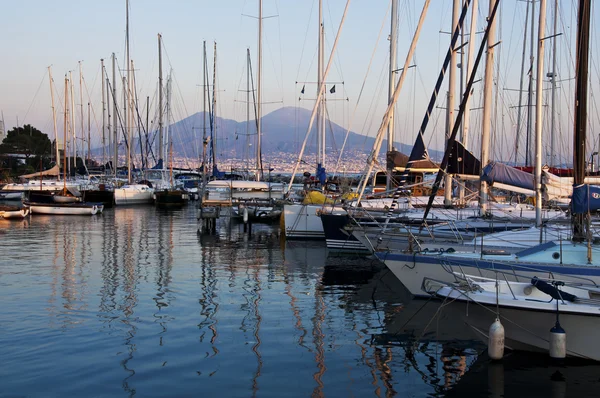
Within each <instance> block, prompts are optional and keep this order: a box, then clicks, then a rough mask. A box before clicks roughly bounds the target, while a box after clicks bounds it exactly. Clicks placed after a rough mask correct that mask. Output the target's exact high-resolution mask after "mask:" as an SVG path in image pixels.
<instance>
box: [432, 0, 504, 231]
mask: <svg viewBox="0 0 600 398" xmlns="http://www.w3.org/2000/svg"><path fill="white" fill-rule="evenodd" d="M499 2H500V0H496V1H495V2H494V6H493V8H492V10H491V13H490V16H489V18H488V27H487V28H486V30H485V33H484V34H483V39H482V43H481V46H480V47H479V51H478V52H477V57H476V58H475V62H474V63H473V70H477V67H478V66H479V62H480V61H481V58H482V55H483V52H484V49H486V48H487V47H488V46H487V43H486V41H487V38H488V36H489V31H490V29H489V27H490V26H491V24H492V23H493V21H494V17H495V16H496V10H497V9H498V4H499ZM474 80H475V73H472V74H471V77H470V78H469V81H468V82H467V85H466V87H465V92H469V91H471V87H472V86H473V81H474ZM466 98H467V96H465V95H463V99H462V100H461V104H460V108H459V109H458V114H457V115H456V119H457V120H459V119H460V118H462V115H463V113H464V108H465V99H466ZM459 127H460V124H455V125H454V127H453V129H452V133H451V135H450V137H449V139H448V146H447V147H448V148H450V149H452V147H453V146H454V140H455V138H456V134H457V133H458V128H459ZM449 152H450V151H448V150H447V151H445V153H444V157H443V159H442V162H441V163H440V172H438V174H437V176H436V178H435V182H434V183H433V186H432V190H431V195H430V196H429V202H428V204H427V207H426V208H425V212H424V214H423V221H426V220H427V215H428V214H429V211H430V210H431V205H432V204H433V200H434V199H435V195H436V193H437V191H438V189H439V186H440V183H441V182H442V177H443V176H444V174H445V170H446V167H447V165H448V156H449Z"/></svg>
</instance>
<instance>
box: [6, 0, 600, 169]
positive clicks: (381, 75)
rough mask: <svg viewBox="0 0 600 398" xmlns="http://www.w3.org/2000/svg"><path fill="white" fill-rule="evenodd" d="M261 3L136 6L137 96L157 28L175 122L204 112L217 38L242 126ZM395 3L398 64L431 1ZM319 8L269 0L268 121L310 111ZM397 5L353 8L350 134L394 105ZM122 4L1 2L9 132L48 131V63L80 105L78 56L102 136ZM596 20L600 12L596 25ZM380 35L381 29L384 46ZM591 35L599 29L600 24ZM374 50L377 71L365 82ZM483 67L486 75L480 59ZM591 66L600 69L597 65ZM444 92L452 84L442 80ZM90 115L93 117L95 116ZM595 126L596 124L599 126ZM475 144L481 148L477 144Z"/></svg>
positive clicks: (436, 59)
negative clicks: (390, 97)
mask: <svg viewBox="0 0 600 398" xmlns="http://www.w3.org/2000/svg"><path fill="white" fill-rule="evenodd" d="M257 3H258V2H257V1H256V0H221V1H206V0H173V1H170V2H165V1H157V0H130V43H131V58H132V59H133V60H134V62H135V69H136V83H137V91H138V93H139V96H140V98H145V97H146V96H149V97H150V99H151V101H154V99H155V98H156V87H157V78H158V50H157V33H161V34H162V35H163V41H164V53H163V57H164V61H163V68H164V74H165V76H166V74H167V73H168V71H169V69H170V68H172V70H173V76H174V93H173V96H174V98H175V99H174V104H175V106H174V108H173V117H174V119H176V120H179V119H182V118H184V117H186V116H189V115H191V114H193V113H195V112H198V111H201V110H202V102H201V100H200V98H201V95H200V93H201V91H200V90H201V88H200V87H199V85H200V84H201V81H202V53H201V52H202V43H203V41H204V40H206V41H207V47H208V51H209V53H210V52H212V46H213V42H214V41H216V42H217V46H218V56H217V57H218V58H217V80H218V83H217V87H218V89H219V91H218V94H217V95H218V97H219V101H218V103H219V105H218V106H219V108H218V109H219V113H220V116H222V117H227V118H232V119H236V120H244V119H245V111H243V110H242V106H241V105H240V103H239V102H237V101H239V100H240V99H241V95H242V94H241V93H240V91H239V90H242V89H244V88H245V57H246V48H250V51H251V57H252V60H253V68H254V70H255V71H256V47H257V20H256V19H255V18H252V16H257V8H258V6H257ZM345 3H346V2H345V0H324V20H325V29H326V36H327V38H326V41H327V50H326V54H327V55H328V54H329V52H330V50H331V46H332V45H333V41H334V37H335V33H336V32H337V29H338V27H339V21H340V18H341V15H342V12H343V9H344V6H345ZM399 3H400V5H399V10H400V11H399V15H400V16H399V25H400V27H399V49H398V63H399V65H402V63H403V62H404V58H405V56H406V52H407V49H408V45H409V43H410V39H411V37H412V34H413V31H414V28H415V26H416V22H417V19H418V16H419V13H420V11H421V8H422V4H423V0H400V1H399ZM548 3H549V7H548V18H549V20H548V22H547V25H548V28H547V32H548V33H547V34H551V32H552V15H553V11H552V8H551V7H550V6H551V5H552V4H553V3H554V1H553V0H549V1H548ZM574 3H575V1H572V0H561V1H560V7H561V9H560V12H559V15H560V18H559V19H560V22H559V25H560V26H559V30H560V31H561V32H562V33H563V35H562V36H561V39H560V40H559V51H561V55H560V56H559V65H560V66H559V67H558V68H557V69H558V70H559V71H561V76H559V77H563V78H564V79H567V78H568V77H572V76H573V72H572V68H573V53H572V52H573V50H572V47H573V37H574V33H575V26H576V25H575V16H576V6H575V4H574ZM317 4H318V1H317V0H301V1H298V0H296V1H294V0H278V1H276V0H264V6H263V15H264V16H265V17H270V16H273V17H272V18H267V19H265V20H264V44H263V54H264V59H263V65H264V77H263V79H264V86H263V87H264V90H263V100H264V101H265V102H270V104H266V105H265V106H264V112H263V114H266V113H268V112H270V111H272V110H274V109H277V108H278V107H281V106H303V107H307V108H311V107H312V103H311V101H310V100H309V98H314V96H313V97H309V96H308V95H305V98H306V100H304V101H301V102H300V103H299V102H298V101H297V99H298V97H299V96H300V90H301V88H302V84H297V83H296V82H297V81H314V80H315V78H316V35H317ZM502 4H503V5H502V7H501V12H500V18H501V19H500V21H501V27H500V29H499V40H501V44H500V46H498V47H497V48H498V49H499V50H500V51H501V53H500V54H501V55H500V57H501V58H499V63H498V65H497V72H498V76H499V77H498V80H497V81H496V87H497V88H500V89H499V90H498V95H497V97H496V100H497V103H498V104H499V105H498V108H497V109H496V111H495V115H496V119H495V120H496V123H497V124H496V125H495V131H496V132H497V137H496V138H495V139H496V140H497V141H494V142H496V143H497V146H496V147H495V148H494V149H493V151H492V152H493V153H494V154H495V156H496V157H498V158H501V157H502V156H507V157H508V156H509V155H507V154H510V152H509V151H510V150H511V148H512V147H514V144H512V143H511V141H513V142H514V129H515V127H514V126H515V125H516V110H515V109H516V108H514V106H516V104H517V99H516V98H517V97H516V95H515V94H513V93H511V92H509V91H508V90H506V89H507V88H511V89H516V88H518V85H519V79H518V75H517V73H518V72H519V67H520V63H521V52H522V47H521V46H522V41H523V30H524V22H523V21H524V19H525V9H526V8H525V3H524V2H522V1H517V0H503V3H502ZM536 4H537V3H536ZM389 5H390V1H389V0H369V1H367V0H354V1H352V3H351V4H350V8H349V13H348V16H347V20H346V23H345V25H344V27H343V32H342V36H341V39H340V43H339V48H338V51H337V54H336V59H335V63H334V66H333V67H332V69H331V73H330V76H329V79H328V80H329V81H332V82H341V81H343V82H344V84H343V85H340V84H337V85H336V95H334V96H331V98H330V99H336V100H343V99H345V98H348V99H349V101H347V102H346V101H331V102H330V105H329V107H330V111H329V112H330V117H331V118H332V119H333V120H334V121H336V122H337V123H339V124H342V125H343V126H344V127H347V125H348V123H349V121H350V119H352V126H351V128H352V130H353V131H356V132H358V133H362V134H370V135H373V134H374V132H375V131H376V130H377V127H378V126H379V123H380V121H381V117H382V116H383V112H384V109H385V104H386V102H387V100H386V96H387V67H388V65H387V63H388V60H387V59H388V58H387V57H388V53H389V42H388V40H387V39H388V34H389V19H390V18H389ZM487 6H488V1H486V0H480V5H479V9H478V15H479V21H478V23H477V25H478V30H479V31H481V30H482V28H483V26H484V19H483V16H484V15H485V14H487ZM538 7H539V6H538ZM451 8H452V1H451V0H432V1H431V7H430V11H429V14H428V17H427V20H426V23H425V26H424V27H423V32H422V38H421V40H420V41H419V45H418V48H417V52H416V56H415V59H414V60H413V62H412V63H414V64H415V65H416V68H413V69H412V70H411V71H410V72H409V74H408V75H407V79H406V83H405V88H404V89H403V94H402V95H401V98H400V100H399V103H398V107H397V112H398V115H399V116H398V117H397V119H396V128H397V131H398V135H397V137H398V138H397V140H398V141H402V142H405V143H411V142H412V141H413V139H414V136H415V133H416V129H417V128H418V126H419V125H420V123H421V119H422V118H423V114H424V111H425V106H426V102H427V100H428V98H429V96H430V95H431V91H432V89H433V85H434V82H435V79H436V78H437V75H438V73H439V69H440V67H441V63H442V60H443V55H444V54H445V52H446V50H447V46H448V43H449V39H450V37H449V35H448V34H446V33H443V32H442V31H446V32H447V31H449V30H450V22H451ZM125 9H126V7H125V0H106V1H90V0H84V1H73V0H52V1H48V0H28V1H24V2H17V1H15V2H4V3H3V5H2V28H1V29H2V35H3V39H2V59H3V62H2V63H1V66H0V110H1V111H2V112H3V115H4V120H5V124H6V127H7V129H10V128H12V127H13V126H15V125H16V124H17V119H18V123H19V124H20V125H22V124H24V123H31V124H33V125H34V126H36V127H38V128H40V129H41V130H42V131H44V132H46V133H48V134H49V135H52V134H53V133H52V111H51V106H50V89H49V84H48V71H47V67H48V66H50V65H51V66H52V73H53V77H54V81H55V86H56V90H57V92H56V97H55V99H56V101H57V103H59V102H60V101H62V100H61V98H62V87H63V77H64V75H65V73H67V72H68V71H73V77H74V81H75V92H76V94H75V95H76V101H75V102H76V106H79V104H80V101H79V74H78V61H82V63H81V65H82V68H83V76H84V81H85V85H86V86H87V88H84V100H83V102H84V104H87V103H88V102H90V103H91V104H92V106H93V108H94V112H95V118H94V117H93V122H92V124H93V125H94V127H92V130H94V131H96V130H97V129H98V123H101V122H100V121H101V106H100V97H101V94H100V84H99V80H100V59H101V58H104V59H105V62H106V64H107V67H108V73H109V75H110V74H111V71H110V62H109V60H110V56H111V54H112V53H113V52H114V53H116V56H117V59H118V63H119V67H120V68H124V61H123V60H124V58H125V51H124V48H125ZM594 11H596V10H594ZM595 14H596V12H595ZM246 15H248V16H246ZM597 20H598V18H597V16H596V15H595V16H594V20H593V21H592V26H594V22H595V21H597ZM536 24H537V16H536ZM380 30H381V31H382V34H381V37H380V39H379V40H377V38H378V35H379V33H380ZM593 32H594V33H593V34H595V29H593ZM536 34H537V27H536ZM479 36H481V35H479ZM547 42H548V43H550V41H547ZM477 44H479V40H478V41H477ZM593 46H594V47H593V48H592V53H597V51H595V50H596V49H597V41H593ZM550 49H551V46H547V55H546V65H549V61H550V59H551V57H550V54H551V53H550ZM527 51H529V50H527ZM373 52H374V54H375V55H374V58H373V62H372V66H371V69H370V72H369V74H368V75H367V78H366V81H365V75H366V72H367V68H368V66H369V62H370V60H371V56H372V54H373ZM592 57H593V59H595V58H594V56H593V55H592ZM210 62H211V63H212V54H210ZM594 65H595V64H594ZM211 66H212V64H211ZM525 69H526V70H527V65H526V67H525ZM480 70H481V71H482V70H483V64H482V67H481V68H480ZM546 70H548V69H547V67H546ZM593 70H596V71H597V68H596V69H593ZM480 74H481V73H480ZM363 81H364V83H365V90H364V92H363V94H362V98H361V102H360V104H359V105H358V110H357V112H356V115H355V116H354V117H352V115H353V113H354V107H355V104H356V101H357V98H358V96H359V93H360V90H361V86H362V85H363ZM596 83H597V82H596ZM311 87H312V88H311ZM525 87H526V86H525ZM546 87H549V86H548V85H546V86H545V88H546ZM311 89H312V90H314V89H315V86H310V85H307V91H309V90H311ZM445 90H447V84H445V85H444V89H443V91H444V92H445ZM544 95H545V97H544V101H545V103H549V100H550V97H549V95H548V94H546V93H545V94H544ZM480 97H481V84H479V86H478V87H475V89H474V101H473V108H477V107H478V106H479V103H480ZM559 97H560V98H561V99H560V101H561V102H562V103H563V109H562V112H561V116H560V123H559V124H561V123H562V126H563V127H561V128H562V129H564V130H565V132H564V144H563V145H568V140H570V134H571V132H570V131H569V128H570V123H571V121H570V120H571V119H570V115H571V114H572V111H571V110H570V107H571V105H570V104H571V98H572V87H571V83H570V82H569V81H565V83H563V84H562V86H561V89H560V91H559ZM344 104H345V105H344ZM443 106H444V103H443V101H438V107H443ZM57 109H58V110H59V111H60V110H61V109H62V105H58V104H57ZM244 109H245V108H244ZM594 109H595V108H594ZM86 113H87V110H86ZM546 113H547V112H546ZM597 113H598V112H596V114H597ZM85 118H86V120H87V116H85ZM595 119H598V117H597V116H596V117H595ZM548 120H549V117H548ZM472 123H473V124H474V125H475V126H477V125H478V124H479V125H480V124H481V121H480V112H478V111H474V112H473V121H472ZM545 123H546V124H547V123H548V122H545ZM590 123H594V124H597V123H596V122H595V121H591V122H590ZM430 126H431V127H430V128H431V130H430V132H431V134H428V135H426V141H428V142H429V144H430V145H431V146H432V147H434V148H441V147H442V146H443V144H442V143H443V131H444V116H443V111H442V110H441V109H437V110H436V112H435V113H434V115H433V120H432V123H431V125H430ZM474 128H475V127H474ZM546 128H548V127H546ZM476 130H477V131H476V132H475V133H474V134H475V136H476V137H478V135H479V134H478V131H479V127H477V128H476ZM59 131H61V130H60V127H59ZM474 140H475V141H474V142H475V144H474V146H475V147H476V146H477V142H478V141H477V140H478V138H475V139H474ZM474 149H475V148H474ZM477 150H478V149H477ZM494 151H495V152H494Z"/></svg>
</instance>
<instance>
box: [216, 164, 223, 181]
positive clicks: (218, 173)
mask: <svg viewBox="0 0 600 398" xmlns="http://www.w3.org/2000/svg"><path fill="white" fill-rule="evenodd" d="M213 177H215V178H224V177H225V172H224V171H219V169H218V168H217V165H216V164H215V165H213Z"/></svg>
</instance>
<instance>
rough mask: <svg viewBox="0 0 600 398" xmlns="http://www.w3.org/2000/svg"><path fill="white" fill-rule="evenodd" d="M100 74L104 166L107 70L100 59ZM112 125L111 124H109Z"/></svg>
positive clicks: (103, 162) (104, 161)
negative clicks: (105, 77) (105, 79)
mask: <svg viewBox="0 0 600 398" xmlns="http://www.w3.org/2000/svg"><path fill="white" fill-rule="evenodd" d="M100 69H101V72H100V74H101V75H102V78H101V79H100V84H101V85H102V164H103V165H104V164H106V134H105V130H106V86H105V84H104V74H105V73H106V70H105V69H104V59H103V58H102V59H100ZM109 123H110V122H109Z"/></svg>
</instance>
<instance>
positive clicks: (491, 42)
mask: <svg viewBox="0 0 600 398" xmlns="http://www.w3.org/2000/svg"><path fill="white" fill-rule="evenodd" d="M496 1H498V0H490V1H489V12H490V13H491V12H492V10H493V9H494V6H495V3H496ZM488 20H489V17H488ZM488 32H489V33H488V36H487V54H486V58H485V83H484V86H483V117H482V120H483V122H482V123H483V125H482V127H481V172H482V173H483V168H484V167H485V166H487V164H488V162H489V149H490V130H491V127H492V90H493V80H492V79H493V77H494V46H495V44H496V43H495V40H496V18H493V19H492V20H491V22H490V26H489V29H488ZM472 39H473V38H471V40H472ZM487 190H488V186H487V183H486V182H485V181H481V183H480V188H479V211H480V214H481V215H482V216H484V215H485V214H486V213H487V201H488V195H487Z"/></svg>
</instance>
